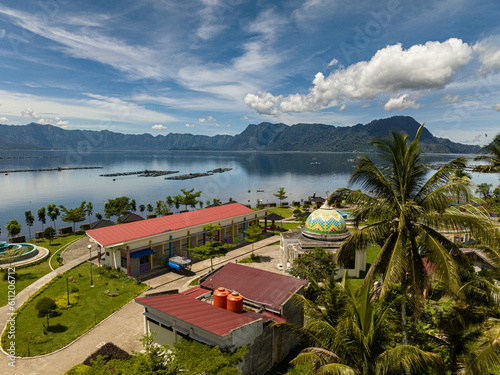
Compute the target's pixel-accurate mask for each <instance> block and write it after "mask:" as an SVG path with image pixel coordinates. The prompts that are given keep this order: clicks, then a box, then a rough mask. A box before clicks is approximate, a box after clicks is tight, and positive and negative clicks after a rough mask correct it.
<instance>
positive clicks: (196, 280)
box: [188, 276, 201, 286]
mask: <svg viewBox="0 0 500 375" xmlns="http://www.w3.org/2000/svg"><path fill="white" fill-rule="evenodd" d="M200 277H201V276H200ZM200 277H197V278H195V279H193V280H191V282H190V283H189V284H188V285H194V286H196V285H198V281H199V280H200Z"/></svg>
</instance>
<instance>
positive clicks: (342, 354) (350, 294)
mask: <svg viewBox="0 0 500 375" xmlns="http://www.w3.org/2000/svg"><path fill="white" fill-rule="evenodd" d="M348 281H349V280H348V279H347V277H345V276H344V278H343V280H342V282H340V283H336V282H335V281H334V280H333V278H330V279H329V280H327V281H326V282H325V285H324V286H323V287H319V286H318V284H317V283H316V282H315V281H312V284H314V286H315V288H316V289H317V290H318V295H317V298H316V300H314V301H313V300H309V299H307V298H305V297H304V296H296V297H295V298H297V299H298V300H299V301H301V302H302V303H303V305H304V311H305V315H306V316H307V320H306V323H305V324H304V326H303V327H302V328H300V327H294V326H292V325H290V324H286V323H285V325H286V326H288V327H290V328H292V329H294V330H296V331H297V332H299V333H301V334H302V336H303V337H304V338H305V339H306V341H307V342H309V343H312V344H313V345H314V346H313V347H308V348H306V349H304V350H302V352H300V353H299V355H298V356H297V357H296V358H295V359H294V360H293V361H292V363H293V364H301V363H311V364H313V366H314V367H315V368H314V369H313V371H314V372H313V373H317V374H352V375H357V374H362V375H375V374H386V373H397V374H402V373H404V372H405V371H409V373H414V374H416V373H421V371H422V370H423V369H425V368H426V367H427V366H433V367H435V368H441V367H442V362H441V360H440V358H439V356H438V355H437V354H432V353H429V352H425V351H423V350H421V349H418V348H417V347H415V346H412V345H400V346H396V347H394V340H393V336H394V332H395V330H396V329H397V326H396V322H397V319H395V317H396V311H395V310H394V309H393V306H392V304H391V303H385V301H383V300H382V299H376V298H374V293H373V291H370V289H369V288H370V286H369V285H367V284H365V285H364V286H363V287H362V288H361V289H359V290H358V291H357V293H356V292H355V291H354V288H353V287H352V286H351V285H350V284H349V282H348Z"/></svg>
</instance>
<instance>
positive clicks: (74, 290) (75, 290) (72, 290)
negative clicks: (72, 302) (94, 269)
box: [71, 286, 80, 293]
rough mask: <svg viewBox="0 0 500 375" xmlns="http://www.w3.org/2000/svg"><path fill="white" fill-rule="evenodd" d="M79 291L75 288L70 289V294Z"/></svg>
mask: <svg viewBox="0 0 500 375" xmlns="http://www.w3.org/2000/svg"><path fill="white" fill-rule="evenodd" d="M79 290H80V289H78V288H77V287H76V286H74V287H73V288H71V293H77V292H78V291H79Z"/></svg>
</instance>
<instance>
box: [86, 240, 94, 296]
mask: <svg viewBox="0 0 500 375" xmlns="http://www.w3.org/2000/svg"><path fill="white" fill-rule="evenodd" d="M87 247H88V248H89V264H90V286H91V287H93V286H94V283H93V282H92V256H91V254H92V245H91V244H89V245H88V246H87Z"/></svg>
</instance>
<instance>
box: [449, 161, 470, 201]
mask: <svg viewBox="0 0 500 375" xmlns="http://www.w3.org/2000/svg"><path fill="white" fill-rule="evenodd" d="M471 178H472V175H471V174H470V173H469V172H467V171H466V170H465V168H459V169H457V170H455V171H454V172H453V173H452V174H451V176H450V179H449V181H450V182H456V181H461V182H462V183H463V184H464V185H468V186H470V185H471V183H470V179H471ZM457 204H460V192H458V194H457Z"/></svg>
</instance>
